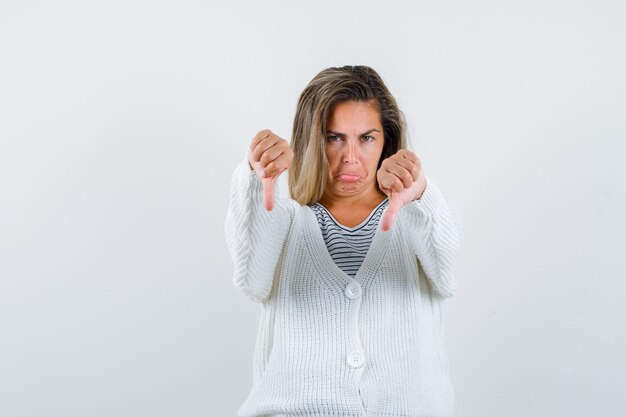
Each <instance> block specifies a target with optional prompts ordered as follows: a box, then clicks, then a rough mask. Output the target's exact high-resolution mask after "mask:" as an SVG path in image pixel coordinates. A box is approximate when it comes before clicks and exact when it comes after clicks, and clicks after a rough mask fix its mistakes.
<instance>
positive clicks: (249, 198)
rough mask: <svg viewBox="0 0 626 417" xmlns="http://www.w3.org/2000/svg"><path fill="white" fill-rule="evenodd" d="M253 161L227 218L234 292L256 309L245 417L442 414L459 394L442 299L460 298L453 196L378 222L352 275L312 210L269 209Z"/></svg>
mask: <svg viewBox="0 0 626 417" xmlns="http://www.w3.org/2000/svg"><path fill="white" fill-rule="evenodd" d="M262 198H263V190H262V187H261V181H260V180H259V179H258V177H257V176H256V174H255V173H254V171H252V170H251V169H250V167H249V165H248V161H247V158H246V159H244V160H242V161H241V162H240V163H239V164H238V166H237V167H236V169H235V171H234V174H233V177H232V181H231V189H230V201H229V207H228V212H227V216H226V222H225V233H226V242H227V245H228V249H229V251H230V254H231V256H232V259H233V262H234V266H235V269H234V277H233V283H234V286H235V287H236V288H237V289H238V290H240V291H241V292H242V293H243V294H245V295H246V296H247V297H248V298H250V299H251V300H254V301H255V302H258V303H259V305H260V306H261V317H260V321H259V327H258V332H257V341H256V345H255V353H254V358H253V383H252V389H251V391H250V394H249V395H248V397H247V399H246V400H245V402H244V403H243V404H242V405H241V407H240V408H239V410H238V414H237V415H238V417H269V416H274V417H276V416H291V417H293V416H302V417H305V416H308V417H313V416H315V417H322V416H323V417H330V416H337V417H339V416H342V417H347V416H367V417H383V416H384V417H400V416H402V417H409V416H414V417H426V416H428V417H434V416H437V417H444V416H451V415H452V411H453V402H454V390H453V387H452V384H451V381H450V378H449V374H448V356H447V353H446V350H445V348H444V339H443V335H444V315H443V312H442V309H441V304H442V302H443V301H444V300H445V299H446V298H447V297H450V296H452V295H454V294H455V292H456V290H457V284H456V279H455V277H454V275H453V264H454V260H455V257H456V254H457V252H458V249H459V243H460V238H459V232H460V230H459V217H458V212H456V211H454V212H453V211H452V210H450V208H451V205H450V204H448V203H452V202H453V200H451V199H448V198H446V197H444V195H443V194H442V193H441V191H440V190H439V189H438V188H437V186H436V185H435V184H434V183H433V181H432V179H430V178H427V188H426V190H425V191H424V194H423V195H422V197H421V199H420V200H419V201H416V202H412V203H410V204H408V205H407V206H405V207H403V208H402V209H401V210H400V212H399V213H398V216H397V217H396V220H395V222H394V224H393V226H392V228H391V229H390V230H389V231H387V232H383V231H382V230H381V229H380V226H379V228H378V230H377V232H376V235H375V236H374V239H373V241H372V243H371V246H370V248H369V251H368V253H367V255H366V257H365V259H364V261H363V264H362V265H361V268H360V269H359V271H358V272H357V274H356V276H355V277H354V279H352V278H351V277H350V276H348V275H347V274H345V273H344V272H343V271H342V270H341V269H340V268H339V267H338V266H337V265H336V264H335V263H334V262H333V260H332V258H331V257H330V254H329V253H328V250H327V248H326V245H325V243H324V240H323V237H322V233H321V230H320V229H319V225H318V223H317V219H316V217H315V214H314V213H313V211H312V209H311V208H310V207H309V206H301V205H300V204H298V203H297V202H296V201H294V200H291V199H288V198H281V196H280V193H279V187H277V186H276V185H275V202H274V208H273V210H272V211H266V210H265V209H264V207H263V203H262Z"/></svg>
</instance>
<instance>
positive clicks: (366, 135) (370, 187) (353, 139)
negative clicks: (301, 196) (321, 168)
mask: <svg viewBox="0 0 626 417" xmlns="http://www.w3.org/2000/svg"><path fill="white" fill-rule="evenodd" d="M383 144H384V135H383V127H382V124H381V122H380V113H379V112H378V109H377V105H376V102H375V101H369V102H360V101H345V102H341V103H338V104H336V105H335V106H334V107H333V108H332V109H331V112H330V115H329V117H328V120H327V123H326V157H327V158H328V169H329V172H328V181H327V184H326V189H325V190H324V198H325V199H340V198H342V197H365V198H367V197H369V196H371V195H372V194H377V193H378V191H377V188H376V168H377V166H378V160H379V159H380V156H381V154H382V152H383Z"/></svg>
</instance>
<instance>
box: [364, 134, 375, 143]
mask: <svg viewBox="0 0 626 417" xmlns="http://www.w3.org/2000/svg"><path fill="white" fill-rule="evenodd" d="M363 138H364V139H367V138H369V140H366V142H372V141H374V140H375V138H374V136H369V135H365V136H363Z"/></svg>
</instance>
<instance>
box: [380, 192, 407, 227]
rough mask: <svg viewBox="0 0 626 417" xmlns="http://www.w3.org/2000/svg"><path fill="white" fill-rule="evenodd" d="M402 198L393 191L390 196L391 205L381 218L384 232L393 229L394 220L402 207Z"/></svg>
mask: <svg viewBox="0 0 626 417" xmlns="http://www.w3.org/2000/svg"><path fill="white" fill-rule="evenodd" d="M402 205H403V204H402V200H401V199H400V197H398V196H397V193H396V192H394V191H391V197H389V205H388V206H387V208H386V209H385V212H384V213H383V217H382V218H381V219H380V227H381V229H382V231H383V232H386V231H387V230H389V229H391V226H392V225H393V222H394V220H395V219H396V216H397V214H398V211H399V210H400V209H401V208H402Z"/></svg>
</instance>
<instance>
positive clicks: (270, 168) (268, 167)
mask: <svg viewBox="0 0 626 417" xmlns="http://www.w3.org/2000/svg"><path fill="white" fill-rule="evenodd" d="M292 160H293V151H292V150H291V147H290V146H289V143H288V142H287V141H286V140H285V139H282V138H281V137H279V136H278V135H276V134H275V133H273V132H272V131H271V130H269V129H265V130H261V131H260V132H259V133H257V134H256V135H254V138H252V142H251V143H250V149H249V151H248V163H249V164H250V168H251V169H252V170H254V172H255V173H256V175H257V177H259V179H260V180H261V183H262V184H263V206H264V207H265V209H266V210H272V209H273V208H274V182H275V181H276V178H278V176H279V175H280V174H281V173H282V172H283V171H285V170H287V168H289V166H290V165H291V161H292Z"/></svg>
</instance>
